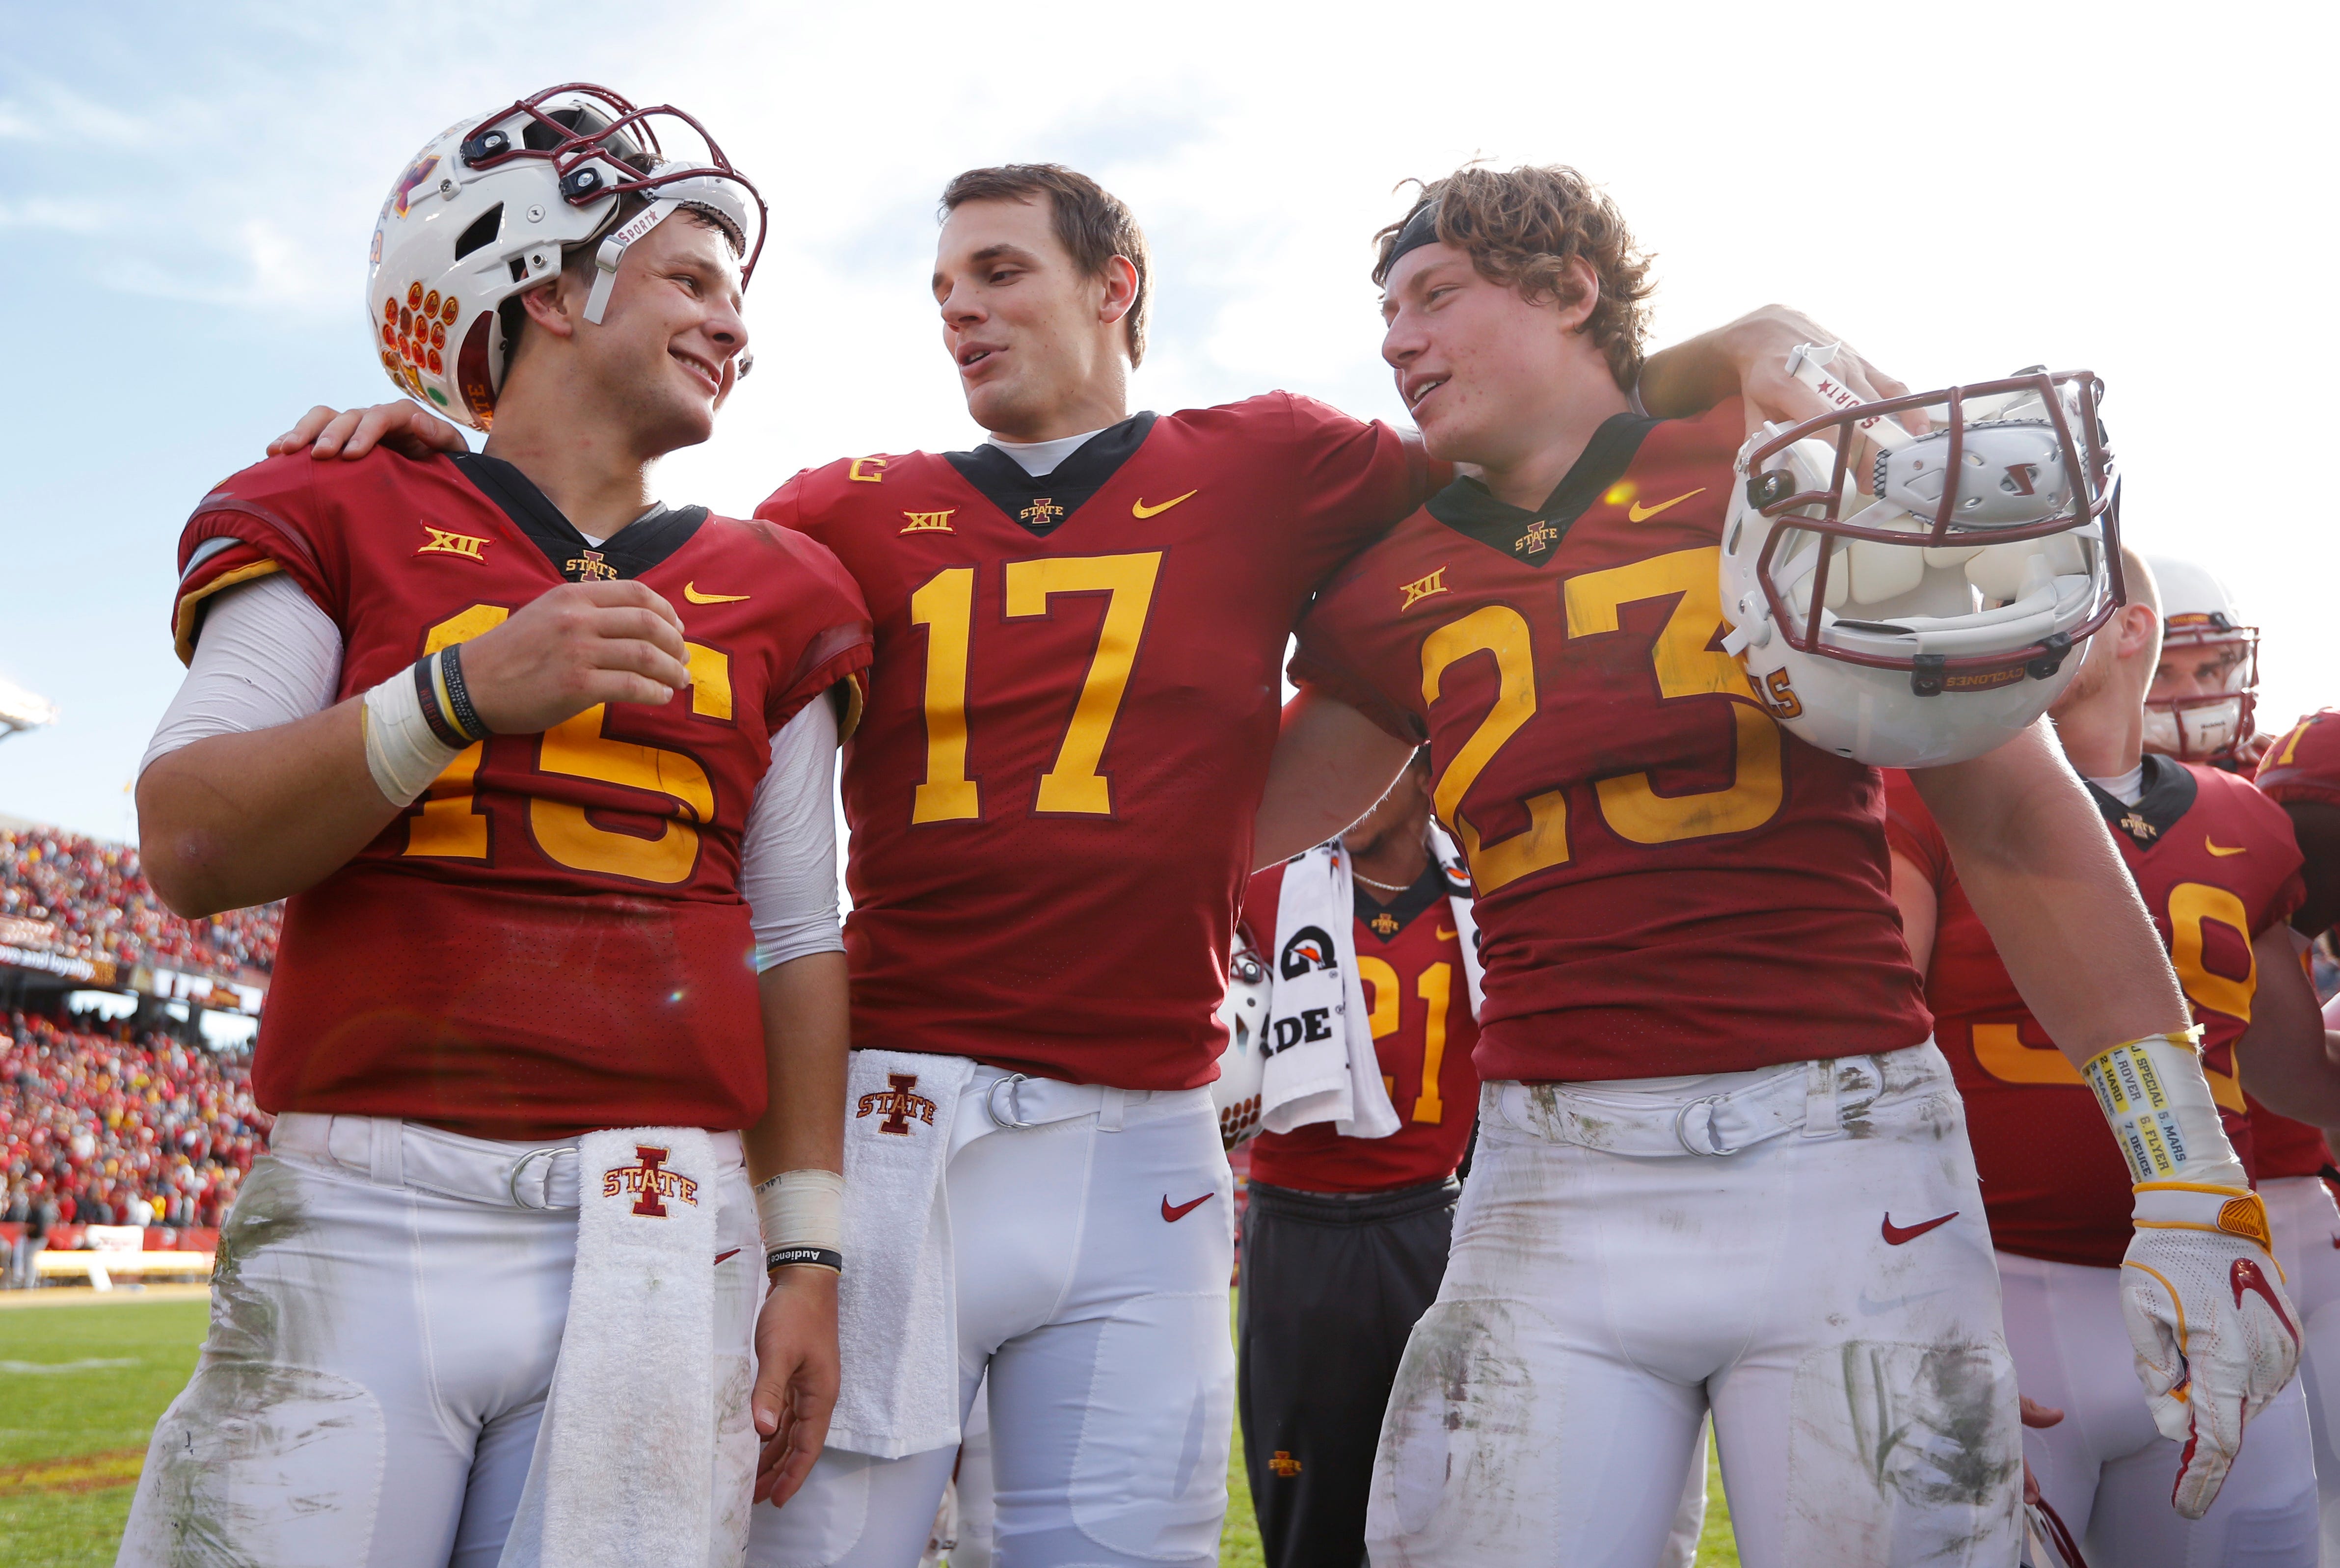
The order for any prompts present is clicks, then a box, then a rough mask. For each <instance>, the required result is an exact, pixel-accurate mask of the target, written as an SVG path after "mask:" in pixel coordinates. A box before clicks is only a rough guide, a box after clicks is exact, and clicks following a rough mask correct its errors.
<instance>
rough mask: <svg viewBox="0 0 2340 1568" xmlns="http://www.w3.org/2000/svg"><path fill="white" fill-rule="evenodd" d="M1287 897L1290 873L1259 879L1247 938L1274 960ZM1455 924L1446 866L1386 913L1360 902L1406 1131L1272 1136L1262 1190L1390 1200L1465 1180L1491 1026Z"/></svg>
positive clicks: (1431, 871)
mask: <svg viewBox="0 0 2340 1568" xmlns="http://www.w3.org/2000/svg"><path fill="white" fill-rule="evenodd" d="M1283 888H1284V867H1282V866H1280V865H1275V866H1270V867H1268V868H1267V869H1266V870H1265V871H1264V872H1261V873H1259V874H1258V875H1256V876H1254V877H1253V878H1252V879H1251V885H1250V887H1249V888H1248V889H1247V890H1246V891H1245V892H1244V913H1243V924H1244V931H1245V932H1247V933H1248V934H1249V935H1250V937H1251V942H1252V945H1253V946H1254V948H1256V949H1258V950H1259V951H1260V952H1273V951H1274V945H1275V912H1276V904H1277V901H1278V898H1279V896H1280V894H1281V893H1282V892H1283ZM1453 919H1454V912H1453V905H1451V904H1450V903H1449V902H1447V894H1446V879H1445V877H1444V876H1443V874H1442V873H1440V871H1439V869H1438V867H1437V865H1436V863H1432V864H1431V865H1430V866H1429V867H1428V868H1427V869H1425V870H1424V871H1423V873H1422V875H1421V876H1420V877H1419V878H1417V879H1415V882H1414V883H1413V886H1412V887H1410V888H1408V889H1406V891H1405V892H1402V893H1398V894H1395V895H1393V897H1392V898H1391V900H1390V902H1389V903H1388V904H1387V905H1385V906H1384V905H1383V904H1381V903H1380V902H1377V901H1375V900H1374V899H1373V896H1372V895H1371V894H1370V893H1369V892H1365V891H1364V890H1363V889H1362V888H1361V889H1360V890H1359V891H1358V903H1357V912H1356V915H1355V917H1354V919H1353V925H1354V927H1355V935H1356V942H1357V967H1358V971H1359V974H1360V977H1361V978H1362V979H1363V981H1364V991H1365V1004H1366V1006H1367V1007H1368V1008H1370V1009H1371V1010H1372V1015H1373V1054H1374V1055H1375V1056H1376V1057H1378V1058H1379V1059H1380V1060H1381V1066H1382V1075H1383V1080H1384V1081H1385V1082H1386V1083H1388V1085H1389V1088H1390V1104H1391V1105H1392V1106H1393V1107H1394V1108H1395V1109H1396V1110H1397V1115H1398V1129H1397V1130H1396V1131H1395V1132H1393V1133H1392V1134H1390V1135H1389V1136H1388V1137H1387V1138H1344V1137H1343V1136H1342V1135H1341V1134H1340V1133H1339V1132H1338V1131H1336V1130H1334V1126H1333V1124H1332V1123H1331V1122H1329V1121H1325V1122H1317V1123H1314V1124H1313V1125H1311V1126H1308V1127H1301V1128H1295V1129H1293V1130H1292V1131H1290V1132H1263V1133H1261V1134H1260V1135H1259V1136H1258V1137H1257V1138H1256V1139H1253V1141H1252V1145H1251V1149H1252V1155H1251V1174H1252V1176H1253V1178H1254V1179H1256V1180H1260V1181H1264V1182H1267V1183H1269V1184H1270V1185H1272V1186H1275V1187H1289V1188H1295V1189H1297V1190H1299V1191H1302V1192H1383V1191H1386V1190H1388V1189H1389V1188H1397V1187H1413V1186H1418V1185H1420V1184H1421V1183H1423V1182H1425V1181H1441V1180H1443V1179H1444V1178H1447V1177H1450V1176H1452V1175H1453V1174H1454V1168H1455V1167H1456V1166H1457V1165H1459V1164H1461V1163H1462V1160H1463V1145H1464V1144H1466V1143H1468V1142H1469V1141H1470V1140H1471V1127H1472V1121H1473V1119H1475V1118H1476V1117H1477V1115H1478V1108H1479V1075H1478V1073H1477V1072H1476V1071H1475V1070H1472V1066H1471V1051H1472V1047H1473V1046H1475V1045H1476V1044H1477V1043H1478V1040H1479V1025H1478V1023H1477V1021H1475V1020H1473V1019H1472V1016H1471V988H1470V985H1469V983H1468V982H1467V981H1465V980H1464V979H1463V942H1462V938H1461V936H1460V935H1459V933H1458V932H1456V930H1455V928H1454V924H1453ZM1433 1043H1434V1045H1435V1047H1436V1051H1435V1058H1436V1060H1435V1062H1434V1064H1433V1060H1432V1047H1433Z"/></svg>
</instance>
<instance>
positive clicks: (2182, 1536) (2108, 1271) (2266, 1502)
mask: <svg viewBox="0 0 2340 1568" xmlns="http://www.w3.org/2000/svg"><path fill="white" fill-rule="evenodd" d="M1998 1275H1999V1281H2000V1288H2001V1289H2002V1291H2003V1292H2004V1293H2005V1296H2006V1301H2007V1307H2006V1311H2007V1344H2008V1349H2009V1350H2010V1351H2011V1352H2013V1354H2014V1356H2015V1375H2016V1379H2017V1381H2018V1383H2019V1384H2020V1385H2021V1386H2022V1389H2023V1392H2024V1393H2025V1394H2027V1395H2030V1396H2031V1397H2032V1398H2033V1399H2036V1400H2038V1402H2039V1403H2040V1404H2042V1405H2053V1406H2054V1407H2056V1408H2057V1409H2058V1410H2061V1411H2062V1412H2063V1413H2064V1419H2063V1420H2061V1421H2059V1422H2057V1424H2056V1425H2053V1426H2033V1427H2027V1428H2025V1430H2024V1433H2023V1454H2024V1457H2025V1458H2026V1459H2028V1460H2029V1461H2030V1464H2031V1474H2032V1475H2033V1476H2034V1477H2036V1478H2037V1479H2038V1483H2039V1491H2040V1494H2041V1495H2043V1496H2044V1497H2046V1498H2047V1499H2048V1503H2049V1504H2051V1505H2052V1506H2053V1507H2054V1508H2055V1510H2056V1514H2057V1517H2058V1518H2060V1519H2062V1520H2063V1521H2064V1528H2066V1529H2067V1530H2069V1531H2070V1532H2071V1533H2072V1539H2073V1540H2075V1541H2077V1542H2078V1543H2079V1544H2080V1551H2081V1553H2083V1554H2084V1555H2086V1556H2087V1559H2088V1561H2089V1562H2090V1563H2111V1564H2114V1565H2116V1568H2228V1565H2230V1564H2231V1565H2233V1568H2315V1470H2314V1455H2313V1452H2312V1449H2311V1447H2310V1439H2309V1436H2308V1430H2307V1405H2306V1402H2305V1400H2304V1399H2303V1398H2302V1397H2301V1396H2300V1390H2299V1380H2298V1379H2296V1378H2295V1379H2294V1380H2293V1382H2292V1385H2291V1386H2289V1387H2287V1388H2285V1390H2284V1391H2283V1392H2282V1394H2280V1395H2277V1396H2276V1400H2275V1402H2274V1403H2273V1404H2271V1405H2268V1406H2267V1407H2266V1409H2265V1410H2263V1411H2261V1412H2260V1413H2259V1415H2258V1418H2257V1419H2256V1420H2255V1421H2253V1422H2252V1423H2251V1425H2250V1429H2249V1430H2248V1431H2247V1432H2246V1433H2245V1434H2244V1435H2243V1448H2242V1452H2241V1453H2240V1454H2239V1455H2236V1459H2235V1465H2234V1468H2233V1469H2232V1470H2230V1471H2229V1472H2227V1474H2226V1485H2225V1486H2223V1487H2221V1488H2220V1489H2219V1492H2218V1500H2217V1501H2216V1503H2213V1504H2210V1511H2209V1513H2207V1514H2204V1515H2203V1516H2202V1517H2201V1518H2200V1519H2196V1520H2190V1521H2189V1520H2187V1519H2186V1518H2184V1517H2182V1516H2180V1515H2179V1514H2178V1513H2177V1511H2176V1509H2174V1508H2172V1507H2171V1506H2170V1505H2169V1495H2170V1492H2171V1489H2172V1488H2173V1487H2175V1486H2176V1483H2177V1470H2178V1460H2179V1456H2180V1452H2181V1445H2178V1444H2176V1443H2172V1442H2171V1441H2170V1440H2169V1439H2168V1438H2166V1437H2164V1436H2163V1435H2161V1429H2160V1428H2159V1427H2157V1426H2156V1425H2154V1424H2153V1415H2152V1414H2151V1412H2149V1411H2148V1410H2147V1408H2146V1404H2145V1389H2144V1387H2143V1386H2142V1385H2140V1384H2139V1383H2138V1382H2137V1360H2136V1356H2135V1355H2134V1354H2133V1353H2132V1352H2131V1351H2130V1349H2129V1343H2128V1331H2127V1328H2126V1327H2125V1326H2123V1325H2122V1321H2121V1305H2120V1270H2119V1269H2117V1268H2097V1267H2091V1266H2089V1265H2087V1264H2082V1263H2049V1262H2048V1261H2046V1260H2045V1259H2042V1258H2038V1257H2018V1256H2017V1255H2016V1254H2014V1253H2011V1252H2002V1253H2000V1254H1999V1255H1998ZM2294 1305H2295V1306H2296V1305H2297V1304H2296V1303H2294ZM2301 1310H2302V1311H2305V1308H2304V1307H2303V1308H2301Z"/></svg>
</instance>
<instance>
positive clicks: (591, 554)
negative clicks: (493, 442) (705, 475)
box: [455, 452, 707, 583]
mask: <svg viewBox="0 0 2340 1568" xmlns="http://www.w3.org/2000/svg"><path fill="white" fill-rule="evenodd" d="M455 467H456V468H459V469H461V471H462V475H463V477H464V478H467V479H469V480H471V484H472V486H473V488H476V489H477V490H478V491H479V492H480V494H481V495H483V496H485V497H487V498H488V499H490V500H491V501H493V502H494V503H495V504H496V506H497V508H499V509H500V510H501V511H502V513H503V515H504V516H506V517H508V518H511V520H512V526H513V527H514V528H518V529H520V531H521V533H523V534H526V535H527V536H528V537H529V538H530V540H531V541H532V542H533V543H534V544H535V546H536V547H537V548H538V549H540V550H542V551H543V552H544V558H545V559H546V560H549V561H550V562H551V563H552V569H553V570H554V571H556V572H559V573H560V575H561V576H562V577H567V578H568V579H569V580H570V582H572V583H581V582H588V581H591V580H594V579H597V578H598V579H600V580H603V581H615V580H617V579H619V578H621V577H640V576H641V575H642V574H643V573H644V572H646V571H649V569H650V568H651V567H655V566H657V565H658V564H659V562H660V561H663V560H665V559H666V558H667V557H669V556H671V555H672V554H674V553H675V551H677V550H679V549H680V548H682V547H683V546H685V545H687V544H689V542H690V537H691V536H692V535H693V534H696V533H697V532H699V525H700V524H701V523H703V522H705V521H706V520H707V508H705V507H684V508H681V509H680V510H679V511H677V510H673V509H671V508H668V507H667V506H665V505H664V504H663V503H661V504H660V505H659V507H658V508H655V509H654V510H652V511H651V512H650V513H649V515H648V516H646V517H640V518H635V519H634V520H633V521H632V522H630V523H628V524H627V525H626V526H625V527H624V528H620V529H619V530H618V531H617V532H616V533H614V534H611V535H610V537H608V538H606V539H604V540H602V541H601V542H600V544H598V545H589V544H587V543H586V542H585V536H584V535H583V534H580V533H579V532H578V531H577V525H576V524H574V523H572V522H570V520H569V519H568V518H566V517H563V516H562V515H561V511H560V508H559V507H556V506H554V505H553V504H552V502H551V500H550V498H547V497H546V495H545V493H544V492H543V491H542V490H540V489H538V488H536V481H535V480H533V479H531V478H529V477H528V476H527V475H526V474H523V473H521V471H520V470H519V469H518V468H514V467H512V465H511V464H510V463H508V462H506V461H504V460H503V459H501V458H491V457H489V456H488V455H487V454H486V453H484V452H464V453H461V454H459V455H458V456H457V457H456V458H455Z"/></svg>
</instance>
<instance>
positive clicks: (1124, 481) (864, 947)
mask: <svg viewBox="0 0 2340 1568" xmlns="http://www.w3.org/2000/svg"><path fill="white" fill-rule="evenodd" d="M1420 451H1421V449H1420V448H1419V447H1413V446H1409V445H1408V444H1407V443H1406V442H1405V441H1404V440H1403V439H1401V438H1400V437H1399V435H1398V434H1397V432H1396V431H1394V430H1393V429H1390V428H1389V427H1387V426H1385V425H1378V424H1365V423H1362V422H1360V421H1358V420H1355V419H1350V418H1348V417H1346V416H1345V415H1343V414H1340V413H1337V412H1335V411H1334V409H1329V408H1326V407H1325V406H1324V405H1323V404H1321V403H1316V402H1313V401H1311V400H1309V399H1305V398H1295V397H1293V396H1291V395H1290V394H1288V393H1283V392H1274V393H1269V394H1267V395H1266V396H1264V397H1258V398H1252V399H1247V400H1245V401H1244V402H1240V403H1234V404H1229V405H1226V406H1225V407H1221V408H1215V409H1186V410H1183V411H1181V412H1178V413H1174V414H1166V415H1161V416H1155V415H1153V414H1140V415H1138V416H1136V417H1135V418H1134V419H1127V420H1125V421H1124V422H1122V423H1121V424H1119V425H1115V426H1113V427H1112V428H1110V429H1106V430H1103V431H1100V432H1099V433H1097V434H1096V435H1095V436H1093V437H1091V438H1090V439H1089V440H1088V441H1087V442H1086V444H1084V445H1083V446H1082V447H1080V448H1079V449H1077V450H1076V451H1075V452H1074V453H1073V454H1072V456H1070V457H1069V458H1067V459H1065V461H1064V462H1063V463H1061V464H1059V465H1058V466H1057V467H1056V469H1055V470H1053V471H1052V472H1050V473H1049V474H1048V475H1046V477H1045V478H1033V477H1031V476H1030V475H1028V474H1026V472H1025V471H1024V470H1023V469H1022V468H1020V467H1018V466H1017V465H1016V462H1015V460H1014V459H1011V458H1009V457H1008V456H1007V455H1006V453H1004V452H1002V451H999V450H998V449H996V448H989V447H987V448H983V449H979V450H977V451H974V452H952V453H932V452H909V453H896V454H889V455H887V456H883V457H872V458H861V459H854V460H852V461H850V462H839V463H832V464H830V465H828V467H825V468H816V469H811V470H808V471H807V472H805V473H802V474H799V475H798V476H797V477H796V478H794V479H791V480H790V481H789V482H788V484H787V485H785V486H783V487H782V488H780V489H779V490H778V492H777V493H776V494H775V495H774V496H773V497H772V498H770V499H769V500H768V501H766V502H765V503H764V504H763V506H761V507H759V508H757V514H756V515H757V516H758V517H759V518H767V519H769V520H770V521H773V522H777V523H779V524H782V525H784V526H786V527H788V528H801V529H803V530H804V531H805V532H806V533H808V534H809V535H811V536H812V537H814V538H816V539H818V540H819V541H820V542H821V543H822V544H825V545H827V546H828V547H829V548H831V549H833V550H835V551H836V552H837V554H838V558H839V559H841V560H843V561H844V563H845V565H846V567H847V569H848V570H849V571H850V572H852V573H853V575H854V577H856V578H857V579H858V581H859V582H860V584H861V587H862V591H863V593H864V594H865V595H867V596H868V602H869V608H870V614H871V616H872V617H873V619H874V621H875V623H876V626H877V665H876V666H875V669H874V671H873V674H872V678H871V683H870V689H869V705H868V712H867V713H866V714H865V715H864V716H863V719H862V723H861V727H860V729H859V730H858V732H857V733H856V734H855V735H854V737H853V740H852V742H851V744H850V745H848V747H847V748H846V754H845V773H844V799H845V815H846V823H847V825H848V827H849V828H850V829H851V832H852V843H851V848H850V853H849V855H848V860H847V865H846V882H847V887H848V890H849V891H850V892H851V893H852V895H853V910H852V912H851V913H850V915H848V918H847V921H846V927H845V943H846V953H847V957H848V960H849V962H850V963H851V965H852V969H853V1032H854V1040H855V1042H856V1043H857V1044H859V1045H864V1046H879V1047H883V1048H885V1049H887V1050H911V1051H928V1052H934V1053H937V1054H945V1055H956V1056H971V1057H974V1058H977V1060H982V1061H986V1062H989V1063H991V1064H993V1065H996V1066H1001V1067H1006V1068H1010V1069H1013V1070H1018V1071H1025V1072H1034V1073H1040V1074H1045V1075H1046V1076H1048V1077H1052V1078H1057V1079H1064V1080H1071V1081H1074V1082H1085V1083H1108V1084H1111V1085H1113V1086H1115V1087H1116V1088H1120V1089H1132V1090H1153V1089H1181V1088H1191V1087H1193V1086H1195V1085H1197V1084H1202V1083H1207V1082H1209V1081H1210V1080H1211V1079H1212V1078H1213V1077H1214V1076H1215V1073H1216V1067H1215V1063H1216V1061H1217V1058H1218V1054H1219V1052H1220V1050H1222V1049H1223V1048H1224V1046H1225V1035H1224V1032H1223V1031H1222V1030H1221V1029H1220V1027H1219V1025H1218V1023H1217V1022H1216V1021H1215V1017H1214V1013H1215V1010H1216V1008H1217V1006H1218V1003H1219V1000H1220V998H1221V997H1222V996H1223V995H1224V994H1225V990H1226V966H1227V950H1228V946H1229V944H1230V942H1231V941H1232V939H1233V936H1234V922H1235V912H1236V909H1237V906H1238V903H1239V902H1240V899H1241V895H1242V892H1243V886H1244V878H1245V877H1246V876H1247V875H1248V873H1249V872H1250V870H1251V844H1252V825H1253V818H1254V816H1255V814H1257V811H1258V807H1259V799H1260V794H1261V792H1262V791H1263V790H1264V788H1265V785H1266V779H1267V760H1268V754H1269V753H1270V751H1271V750H1272V749H1273V747H1274V741H1275V735H1276V727H1277V715H1278V713H1279V711H1280V703H1281V696H1282V687H1281V685H1280V683H1279V682H1278V681H1277V678H1276V675H1277V666H1278V665H1279V664H1280V663H1281V661H1282V658H1283V656H1284V646H1285V644H1286V642H1287V640H1288V639H1289V637H1290V636H1291V632H1292V626H1293V624H1294V622H1295V621H1296V620H1297V619H1298V618H1299V616H1300V613H1301V611H1302V609H1303V608H1304V606H1306V605H1307V602H1308V597H1309V594H1310V593H1311V592H1312V591H1313V590H1314V587H1316V585H1317V584H1318V583H1320V582H1322V581H1323V580H1324V577H1326V576H1327V575H1328V574H1330V573H1331V571H1332V570H1333V568H1334V567H1336V566H1337V565H1339V564H1340V562H1341V561H1342V559H1343V558H1344V557H1347V556H1348V555H1349V554H1351V553H1352V552H1353V551H1354V550H1356V549H1357V548H1359V547H1362V546H1363V545H1364V544H1366V543H1367V542H1369V541H1371V540H1372V539H1373V538H1374V537H1378V536H1379V535H1380V534H1381V533H1382V532H1383V530H1385V529H1386V528H1388V527H1389V525H1390V524H1391V523H1392V522H1393V521H1394V520H1395V519H1396V518H1400V517H1402V516H1403V515H1404V514H1405V512H1406V511H1407V510H1408V509H1409V508H1412V507H1413V505H1414V503H1415V502H1416V501H1417V500H1419V499H1420V498H1421V495H1422V491H1423V475H1424V468H1423V462H1422V459H1421V455H1420Z"/></svg>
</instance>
